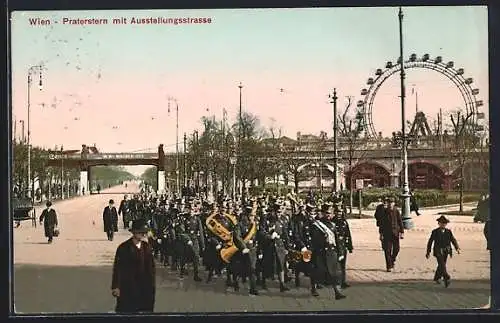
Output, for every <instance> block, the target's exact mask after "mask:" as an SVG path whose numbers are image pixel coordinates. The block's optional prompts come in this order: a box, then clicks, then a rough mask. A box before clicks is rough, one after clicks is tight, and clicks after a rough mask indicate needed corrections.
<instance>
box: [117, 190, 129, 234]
mask: <svg viewBox="0 0 500 323" xmlns="http://www.w3.org/2000/svg"><path fill="white" fill-rule="evenodd" d="M129 213H130V210H129V206H128V201H127V195H125V196H124V197H123V200H122V201H121V202H120V207H119V208H118V215H121V216H122V217H123V228H124V229H128V228H129V224H130V215H129Z"/></svg>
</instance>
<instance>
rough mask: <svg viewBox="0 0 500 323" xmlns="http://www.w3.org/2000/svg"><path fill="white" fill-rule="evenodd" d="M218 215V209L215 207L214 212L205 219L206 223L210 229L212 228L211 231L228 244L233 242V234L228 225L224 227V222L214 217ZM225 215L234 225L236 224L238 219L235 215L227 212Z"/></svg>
mask: <svg viewBox="0 0 500 323" xmlns="http://www.w3.org/2000/svg"><path fill="white" fill-rule="evenodd" d="M216 215H217V209H214V210H213V211H212V213H211V214H210V215H209V216H208V217H207V219H206V220H205V225H206V226H207V228H208V230H210V232H212V233H213V234H214V235H216V236H217V237H219V238H220V239H221V240H222V241H224V243H226V244H229V243H232V241H233V234H232V233H231V231H229V230H228V229H227V228H226V227H224V226H223V225H222V224H220V223H219V222H218V221H217V220H215V219H214V218H215V216H216ZM225 216H226V217H227V218H228V219H229V220H230V221H231V222H232V223H233V225H236V223H237V221H236V218H235V217H233V216H232V215H229V214H225Z"/></svg>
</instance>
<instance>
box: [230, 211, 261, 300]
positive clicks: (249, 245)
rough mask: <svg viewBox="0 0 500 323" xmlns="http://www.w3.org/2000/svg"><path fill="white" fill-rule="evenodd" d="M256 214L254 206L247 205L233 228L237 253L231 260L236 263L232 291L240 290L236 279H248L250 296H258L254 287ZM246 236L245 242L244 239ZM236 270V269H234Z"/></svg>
mask: <svg viewBox="0 0 500 323" xmlns="http://www.w3.org/2000/svg"><path fill="white" fill-rule="evenodd" d="M256 212H257V206H256V205H253V206H251V205H248V206H247V207H246V208H245V211H244V212H243V213H242V215H241V216H240V218H239V220H238V224H237V225H236V226H234V227H233V231H232V233H233V241H234V244H235V245H236V247H237V248H238V252H237V253H236V254H235V255H234V256H233V258H232V259H231V263H233V262H235V263H238V265H237V269H238V270H237V271H234V272H233V273H232V274H233V283H234V289H235V290H236V291H238V290H239V289H240V287H239V283H238V277H237V276H240V277H242V278H246V277H248V279H249V281H250V291H249V293H250V295H259V293H258V292H257V287H256V275H255V271H256V264H257V243H258V242H257V240H256V239H255V236H256V233H257V219H256V217H255V214H256ZM247 236H248V239H247V241H245V237H247ZM235 269H236V268H235Z"/></svg>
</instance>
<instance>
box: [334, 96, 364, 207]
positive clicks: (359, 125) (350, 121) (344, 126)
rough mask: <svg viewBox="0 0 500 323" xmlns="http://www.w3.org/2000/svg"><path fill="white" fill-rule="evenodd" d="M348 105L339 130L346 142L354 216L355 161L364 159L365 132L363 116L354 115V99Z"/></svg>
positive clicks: (339, 116) (339, 119) (358, 112)
mask: <svg viewBox="0 0 500 323" xmlns="http://www.w3.org/2000/svg"><path fill="white" fill-rule="evenodd" d="M347 100H348V101H347V105H346V107H345V109H344V111H343V112H342V113H340V114H339V115H338V116H337V118H338V129H339V134H340V139H341V140H342V141H343V142H344V147H346V150H347V166H348V172H347V173H348V175H349V176H348V178H349V183H347V185H348V187H349V212H350V213H351V214H352V207H353V195H354V194H353V187H352V176H353V175H354V174H353V161H354V159H355V158H356V159H359V158H362V155H363V153H362V152H361V151H360V149H359V148H360V146H361V145H362V144H363V138H362V137H361V134H362V132H363V122H362V121H363V116H362V114H361V112H360V111H357V112H356V113H353V111H352V110H351V105H352V97H351V96H349V97H347Z"/></svg>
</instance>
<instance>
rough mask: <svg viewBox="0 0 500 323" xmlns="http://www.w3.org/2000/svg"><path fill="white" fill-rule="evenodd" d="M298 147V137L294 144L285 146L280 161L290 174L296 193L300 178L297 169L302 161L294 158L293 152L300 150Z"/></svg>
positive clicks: (299, 146) (299, 145) (299, 144)
mask: <svg viewBox="0 0 500 323" xmlns="http://www.w3.org/2000/svg"><path fill="white" fill-rule="evenodd" d="M300 149H301V143H300V139H299V141H298V142H297V144H296V145H294V146H290V147H285V151H283V152H282V162H283V165H284V166H285V167H284V168H285V170H286V171H287V172H288V173H289V174H291V175H292V177H293V184H294V187H295V192H296V193H297V194H298V193H299V183H300V180H301V176H300V175H301V172H300V171H299V169H300V166H302V163H303V161H301V160H300V159H298V158H296V156H295V155H296V154H295V152H297V151H300Z"/></svg>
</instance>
